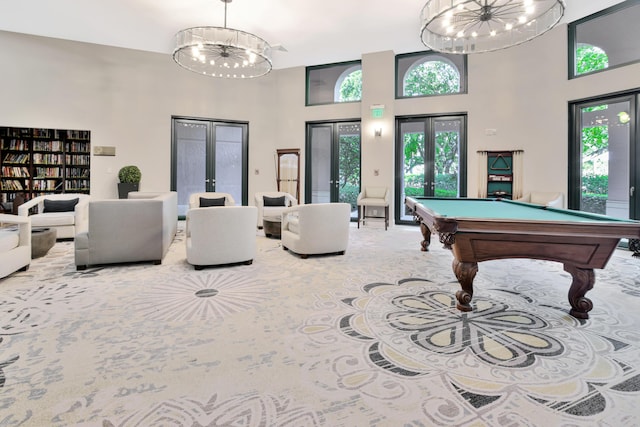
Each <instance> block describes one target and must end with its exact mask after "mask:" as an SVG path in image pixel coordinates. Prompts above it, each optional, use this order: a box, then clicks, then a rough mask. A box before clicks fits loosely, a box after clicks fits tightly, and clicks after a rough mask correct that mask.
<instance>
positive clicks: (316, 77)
mask: <svg viewBox="0 0 640 427" xmlns="http://www.w3.org/2000/svg"><path fill="white" fill-rule="evenodd" d="M361 99H362V63H361V62H360V61H352V62H343V63H339V64H328V65H319V66H315V67H307V98H306V105H322V104H334V103H341V102H359V101H360V100H361Z"/></svg>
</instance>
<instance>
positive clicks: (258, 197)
mask: <svg viewBox="0 0 640 427" xmlns="http://www.w3.org/2000/svg"><path fill="white" fill-rule="evenodd" d="M265 196H266V197H271V198H278V197H284V201H285V202H284V204H283V205H282V206H265V204H264V198H265ZM254 201H255V205H256V207H257V208H258V222H257V225H258V228H262V226H263V224H262V221H263V219H264V217H267V218H269V217H280V216H281V215H282V212H283V211H284V210H285V209H286V208H288V207H291V206H296V205H297V204H298V201H297V200H296V198H295V197H293V196H292V195H291V194H289V193H285V192H283V191H262V192H258V193H256V194H255V195H254Z"/></svg>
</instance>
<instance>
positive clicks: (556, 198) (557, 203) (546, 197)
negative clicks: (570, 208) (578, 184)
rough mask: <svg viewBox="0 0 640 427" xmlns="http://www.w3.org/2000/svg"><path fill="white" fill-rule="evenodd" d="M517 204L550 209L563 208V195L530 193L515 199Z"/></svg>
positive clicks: (547, 192)
mask: <svg viewBox="0 0 640 427" xmlns="http://www.w3.org/2000/svg"><path fill="white" fill-rule="evenodd" d="M517 201H518V202H525V203H533V204H536V205H542V206H549V207H552V208H560V209H562V208H563V207H564V195H563V194H562V193H560V192H550V191H532V192H530V193H527V194H525V195H524V196H522V197H521V198H519V199H517Z"/></svg>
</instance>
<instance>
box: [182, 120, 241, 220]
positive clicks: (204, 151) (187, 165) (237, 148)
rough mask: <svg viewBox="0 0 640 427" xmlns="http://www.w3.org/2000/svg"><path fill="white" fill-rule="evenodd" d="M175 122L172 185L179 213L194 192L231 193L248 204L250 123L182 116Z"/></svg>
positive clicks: (183, 211)
mask: <svg viewBox="0 0 640 427" xmlns="http://www.w3.org/2000/svg"><path fill="white" fill-rule="evenodd" d="M172 125H173V126H172V127H173V132H172V133H173V136H172V174H171V188H172V190H175V191H176V192H177V193H178V215H179V216H181V217H182V216H184V215H185V214H186V212H187V209H188V207H189V195H190V194H191V193H200V192H205V191H217V192H223V193H229V194H231V196H232V197H233V199H234V200H235V201H236V204H240V203H242V204H243V205H246V204H247V191H248V190H247V189H248V186H247V167H248V162H247V159H248V138H247V132H248V125H247V124H246V123H231V122H218V121H213V120H200V119H183V118H174V119H173V123H172Z"/></svg>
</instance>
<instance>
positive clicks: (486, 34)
mask: <svg viewBox="0 0 640 427" xmlns="http://www.w3.org/2000/svg"><path fill="white" fill-rule="evenodd" d="M564 9H565V4H564V0H428V1H427V3H426V4H425V5H424V7H423V8H422V16H421V22H422V29H421V32H420V36H421V38H422V42H423V43H424V44H425V45H426V46H427V47H429V48H431V49H433V50H436V51H439V52H447V53H459V54H465V53H480V52H491V51H494V50H499V49H504V48H507V47H510V46H515V45H518V44H520V43H524V42H526V41H529V40H531V39H533V38H535V37H538V36H539V35H541V34H543V33H545V32H547V31H549V30H550V29H551V28H553V27H554V26H555V25H556V24H557V23H558V22H559V21H560V19H561V18H562V16H563V15H564Z"/></svg>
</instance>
